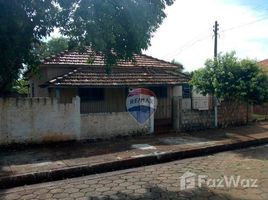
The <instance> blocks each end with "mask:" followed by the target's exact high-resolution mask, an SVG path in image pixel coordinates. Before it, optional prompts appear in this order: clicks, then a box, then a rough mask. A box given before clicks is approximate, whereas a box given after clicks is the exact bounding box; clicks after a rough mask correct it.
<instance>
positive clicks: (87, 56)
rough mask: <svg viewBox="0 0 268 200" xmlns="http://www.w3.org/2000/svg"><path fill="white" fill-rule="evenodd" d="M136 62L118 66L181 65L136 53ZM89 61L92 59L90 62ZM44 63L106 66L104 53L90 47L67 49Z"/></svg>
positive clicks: (173, 66)
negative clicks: (97, 53) (81, 50)
mask: <svg viewBox="0 0 268 200" xmlns="http://www.w3.org/2000/svg"><path fill="white" fill-rule="evenodd" d="M134 60H135V62H131V61H119V62H118V63H117V66H118V67H172V68H178V67H181V68H182V66H181V65H178V64H173V63H170V62H166V61H163V60H159V59H156V58H153V57H151V56H147V55H134ZM89 61H92V63H91V62H89ZM43 65H72V66H74V65H79V66H105V63H104V58H103V56H102V55H96V53H94V52H93V51H92V50H91V49H90V48H88V49H87V50H86V52H83V53H79V52H78V51H65V52H62V53H60V54H58V55H56V56H52V57H49V58H46V59H45V60H44V61H43Z"/></svg>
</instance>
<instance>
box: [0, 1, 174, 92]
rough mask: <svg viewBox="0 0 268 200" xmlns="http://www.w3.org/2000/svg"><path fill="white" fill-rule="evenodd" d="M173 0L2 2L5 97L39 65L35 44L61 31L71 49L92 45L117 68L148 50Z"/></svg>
mask: <svg viewBox="0 0 268 200" xmlns="http://www.w3.org/2000/svg"><path fill="white" fill-rule="evenodd" d="M173 1H174V0H153V1H152V0H125V1H122V0H101V1H100V0H35V1H32V0H12V1H6V0H0V94H1V93H3V92H5V91H8V90H9V89H10V88H11V86H12V83H13V82H14V80H16V79H17V78H18V74H19V71H20V69H22V68H23V66H25V65H26V66H28V67H30V66H34V65H36V64H38V61H39V60H40V58H39V57H38V56H36V54H35V53H33V52H35V51H34V49H35V46H36V44H38V43H40V41H41V40H42V39H43V37H46V36H48V35H49V34H50V33H51V32H52V31H53V29H54V28H55V27H57V28H59V29H60V31H61V33H62V34H63V35H65V36H68V38H70V46H69V47H70V48H74V47H77V48H79V49H80V50H83V47H85V46H91V47H92V48H93V49H94V50H95V51H96V52H99V53H100V52H101V53H103V54H104V55H105V61H106V63H107V65H108V66H112V65H114V64H115V63H116V62H117V60H118V59H132V57H133V54H134V53H140V52H141V51H142V50H143V49H146V48H148V46H149V45H150V38H151V37H152V34H153V33H154V32H155V30H156V29H157V28H158V27H159V26H160V24H161V23H162V21H163V19H164V18H165V16H166V15H165V13H164V9H165V7H166V6H168V5H171V4H172V3H173Z"/></svg>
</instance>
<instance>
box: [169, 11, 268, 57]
mask: <svg viewBox="0 0 268 200" xmlns="http://www.w3.org/2000/svg"><path fill="white" fill-rule="evenodd" d="M262 16H263V15H262ZM267 19H268V16H264V17H262V18H259V19H257V20H254V21H251V22H248V23H244V24H240V25H237V26H233V27H230V28H227V29H224V30H222V31H221V32H222V33H224V32H228V31H232V30H236V29H239V28H242V27H245V26H248V25H252V24H255V23H258V22H260V21H264V20H267ZM209 37H211V35H207V36H204V37H202V38H199V39H196V40H195V39H193V40H190V41H189V42H187V43H185V44H184V45H182V46H181V47H180V48H179V49H177V50H176V51H175V52H174V53H171V54H170V55H168V54H166V55H165V56H164V57H168V58H172V57H175V56H178V55H179V54H181V53H182V52H183V51H185V50H186V49H189V48H190V47H192V46H194V45H195V44H196V43H198V42H201V41H204V40H206V39H208V38H209Z"/></svg>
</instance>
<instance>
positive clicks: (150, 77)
mask: <svg viewBox="0 0 268 200" xmlns="http://www.w3.org/2000/svg"><path fill="white" fill-rule="evenodd" d="M188 81H189V78H188V76H187V75H184V74H182V73H177V72H175V71H174V70H171V69H164V68H157V67H133V68H129V67H114V68H113V71H112V73H111V74H109V75H108V74H107V73H106V72H105V69H104V68H103V67H93V66H91V67H80V68H78V69H76V70H73V71H71V72H69V73H67V74H65V75H63V76H58V77H56V78H55V79H52V80H50V81H48V82H47V83H45V84H44V85H42V86H44V87H78V86H79V87H99V86H106V87H113V86H142V85H178V84H181V83H186V82H188Z"/></svg>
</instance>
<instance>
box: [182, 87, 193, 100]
mask: <svg viewBox="0 0 268 200" xmlns="http://www.w3.org/2000/svg"><path fill="white" fill-rule="evenodd" d="M191 93H192V89H191V86H190V85H189V84H184V85H182V98H184V99H188V98H191V96H192V95H191Z"/></svg>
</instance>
